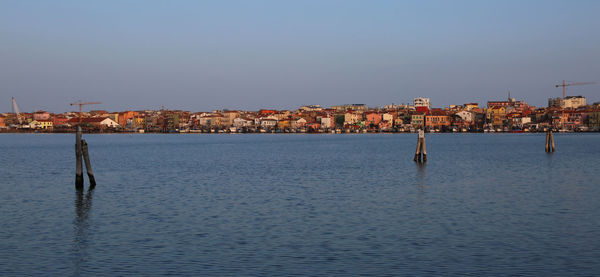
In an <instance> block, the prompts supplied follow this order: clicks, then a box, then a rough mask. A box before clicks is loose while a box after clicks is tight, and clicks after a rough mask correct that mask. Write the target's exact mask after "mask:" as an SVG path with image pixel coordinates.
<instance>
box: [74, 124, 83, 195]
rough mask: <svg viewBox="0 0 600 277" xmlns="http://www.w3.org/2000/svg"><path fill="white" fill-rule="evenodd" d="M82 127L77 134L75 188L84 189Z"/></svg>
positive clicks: (78, 127) (78, 128)
mask: <svg viewBox="0 0 600 277" xmlns="http://www.w3.org/2000/svg"><path fill="white" fill-rule="evenodd" d="M81 152H82V151H81V127H80V126H77V132H76V133H75V160H76V165H75V188H76V189H83V170H82V167H81V156H82V153H81Z"/></svg>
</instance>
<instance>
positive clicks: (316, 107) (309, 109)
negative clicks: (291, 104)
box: [298, 105, 323, 112]
mask: <svg viewBox="0 0 600 277" xmlns="http://www.w3.org/2000/svg"><path fill="white" fill-rule="evenodd" d="M298 110H301V111H305V112H314V111H321V110H323V108H321V106H320V105H307V106H302V107H300V108H299V109H298Z"/></svg>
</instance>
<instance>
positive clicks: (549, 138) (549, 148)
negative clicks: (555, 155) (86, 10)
mask: <svg viewBox="0 0 600 277" xmlns="http://www.w3.org/2000/svg"><path fill="white" fill-rule="evenodd" d="M554 149H555V148H554V134H553V133H552V130H550V129H549V130H548V131H547V132H546V152H548V153H550V152H554Z"/></svg>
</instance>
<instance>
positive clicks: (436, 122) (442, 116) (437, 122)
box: [425, 109, 450, 129]
mask: <svg viewBox="0 0 600 277" xmlns="http://www.w3.org/2000/svg"><path fill="white" fill-rule="evenodd" d="M448 126H450V116H448V113H446V112H444V111H442V110H438V109H433V110H432V111H431V114H428V115H425V128H430V129H441V128H443V127H448Z"/></svg>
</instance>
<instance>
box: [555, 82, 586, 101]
mask: <svg viewBox="0 0 600 277" xmlns="http://www.w3.org/2000/svg"><path fill="white" fill-rule="evenodd" d="M595 83H596V82H579V83H567V82H566V81H565V80H563V82H562V85H555V86H554V87H556V88H559V87H562V88H563V99H565V89H566V88H567V87H570V86H584V85H593V84H595Z"/></svg>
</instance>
